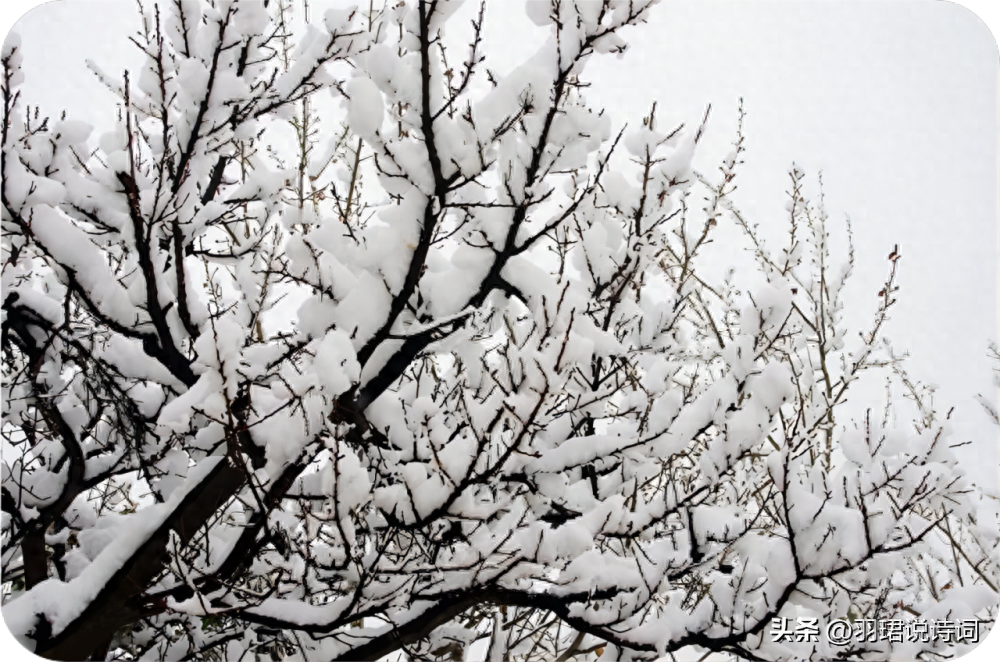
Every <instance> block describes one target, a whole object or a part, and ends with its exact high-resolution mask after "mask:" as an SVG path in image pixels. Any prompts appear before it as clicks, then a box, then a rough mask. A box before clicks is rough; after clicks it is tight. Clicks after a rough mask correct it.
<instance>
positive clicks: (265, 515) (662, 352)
mask: <svg viewBox="0 0 1000 663" xmlns="http://www.w3.org/2000/svg"><path fill="white" fill-rule="evenodd" d="M458 4H459V3H457V2H448V1H445V0H436V1H432V0H429V1H421V2H417V3H415V4H414V3H402V2H400V3H398V4H397V3H390V4H389V5H387V6H386V7H384V8H378V7H375V6H369V7H368V8H367V11H365V10H363V9H362V10H358V9H353V8H349V9H343V10H331V11H328V12H327V13H326V14H325V15H324V16H323V19H322V21H321V22H320V23H319V24H313V25H310V26H309V27H308V28H307V29H306V30H303V31H298V32H296V31H295V30H294V29H293V28H294V27H295V25H297V24H298V23H301V22H302V20H301V19H303V18H304V17H305V18H311V17H308V16H304V15H303V12H302V11H301V10H300V11H299V13H298V14H297V15H295V14H294V13H293V12H292V7H291V3H290V2H288V1H286V0H280V1H272V2H263V4H261V3H254V2H230V1H228V0H211V1H205V0H172V1H166V0H165V1H164V2H163V3H162V4H153V5H152V6H141V7H140V12H141V18H142V26H141V29H140V31H139V32H138V33H137V34H136V35H135V36H134V37H133V42H134V43H135V45H136V47H138V48H139V49H141V50H142V52H143V53H144V54H145V57H146V61H145V64H144V66H143V67H142V69H141V71H139V72H126V73H125V75H124V76H122V77H120V80H119V77H118V76H114V77H112V76H108V75H105V74H102V73H100V72H99V75H100V76H101V78H102V80H103V82H104V83H105V84H106V85H107V86H108V87H109V88H110V89H111V90H112V92H114V93H115V95H117V97H118V99H119V100H120V104H121V114H120V115H121V116H120V121H119V123H118V125H117V126H116V127H115V128H114V129H113V130H112V131H111V132H110V133H107V134H105V135H103V136H101V137H100V139H99V140H98V141H97V142H96V143H94V142H88V137H89V134H90V131H91V129H90V127H88V126H86V125H84V124H83V123H81V122H78V121H74V120H72V119H66V118H65V117H63V119H61V120H60V121H58V122H53V121H50V120H49V119H44V118H43V117H42V116H41V115H40V112H39V110H38V109H37V108H35V109H33V108H31V107H30V106H26V105H25V103H24V101H23V100H22V99H21V97H20V94H19V92H18V85H19V84H20V81H21V78H22V72H21V52H20V51H21V49H20V46H19V42H18V40H17V38H16V36H13V35H12V36H11V37H10V38H8V40H7V42H6V44H5V45H4V48H3V54H2V64H3V74H2V75H3V81H2V94H3V110H4V122H3V136H2V148H3V150H2V157H3V162H2V174H3V187H2V205H3V327H2V329H3V337H2V343H3V371H4V373H3V374H4V387H3V399H4V404H3V427H2V430H3V440H4V441H3V451H4V462H3V488H2V491H3V492H2V508H3V560H2V561H3V572H4V585H3V598H4V602H5V605H4V611H3V614H4V619H5V620H6V622H7V624H8V627H9V628H10V629H11V630H12V632H14V634H15V635H16V636H17V637H18V638H19V639H20V640H21V641H22V642H23V643H24V644H25V646H27V647H29V648H30V649H32V650H33V651H35V652H36V653H38V654H39V655H41V656H44V657H48V658H52V659H62V660H83V659H93V660H98V659H107V658H110V659H129V660H131V659H138V658H143V659H162V660H181V659H184V660H188V659H208V660H238V659H244V658H254V659H264V660H271V659H280V658H286V657H292V656H299V657H302V658H306V659H314V660H315V659H318V660H375V659H377V658H379V657H384V656H387V655H391V654H393V653H394V652H400V651H401V652H403V653H404V654H405V655H406V656H407V657H409V658H411V659H417V660H430V659H435V660H440V659H450V660H461V659H463V658H464V657H468V656H475V655H480V656H488V657H489V658H490V659H492V660H513V659H555V660H569V659H579V660H593V659H595V658H597V657H603V658H605V659H607V658H623V657H632V658H633V659H652V658H656V657H662V656H666V655H670V654H674V653H677V652H679V653H680V654H681V655H697V656H701V655H702V654H703V653H706V652H721V653H728V654H730V655H732V656H735V657H738V658H747V659H787V658H801V659H805V658H818V659H862V658H868V659H870V658H872V657H876V658H878V657H882V656H888V655H890V654H891V655H892V656H894V657H901V658H910V659H915V658H918V657H941V656H951V655H954V654H956V653H958V652H960V651H962V647H961V646H960V645H958V644H956V642H955V640H954V639H952V640H945V639H941V638H936V639H933V638H932V639H927V640H924V641H919V640H918V641H913V642H909V641H903V642H893V641H890V640H888V639H885V640H881V641H870V640H864V639H855V640H851V641H850V642H839V641H833V640H832V639H831V638H829V637H827V634H826V633H822V634H821V637H819V638H818V639H817V640H815V641H809V640H804V641H801V642H798V641H791V642H788V641H786V642H781V641H780V640H781V639H780V638H775V637H772V634H771V633H770V632H769V629H770V628H772V627H773V625H774V624H775V623H776V620H778V621H780V620H781V619H784V618H797V617H805V618H814V619H818V620H819V621H820V622H821V623H823V624H826V623H828V622H829V621H831V620H834V619H847V620H850V621H851V622H855V621H858V620H863V619H887V620H889V619H906V620H908V622H920V623H923V624H928V623H932V622H933V621H934V620H942V619H958V618H969V619H979V620H983V622H984V623H992V620H993V618H994V616H995V613H996V605H997V595H996V589H997V576H998V573H997V565H996V559H995V556H994V555H993V551H994V548H995V546H996V534H995V532H994V531H993V529H991V528H989V527H986V526H984V525H981V524H977V523H976V521H975V517H974V514H975V509H974V508H975V501H974V497H975V495H974V494H973V491H972V489H971V487H970V486H969V484H968V482H967V481H966V479H965V478H964V477H963V473H962V470H961V468H959V467H958V466H957V464H956V461H955V458H954V456H953V454H952V452H951V446H952V443H951V442H950V441H949V438H948V429H949V424H948V421H947V419H948V417H947V416H941V415H939V414H937V412H936V411H935V410H934V409H933V407H932V405H931V404H930V402H929V400H928V399H921V398H917V397H916V396H919V394H920V393H922V392H920V388H919V386H915V383H914V382H912V381H910V380H909V378H908V377H907V376H906V374H905V372H903V371H902V368H901V365H900V364H899V362H898V361H897V360H896V359H895V358H894V356H893V355H892V353H891V350H890V349H889V348H888V346H886V345H884V344H883V340H882V334H881V332H882V328H883V325H884V323H885V321H886V319H887V316H888V314H889V311H890V309H891V307H892V305H893V303H894V302H895V298H896V292H897V285H896V271H897V267H898V266H899V265H900V252H899V249H898V248H896V249H894V250H893V251H892V252H891V254H890V255H889V259H888V276H887V279H886V281H885V283H884V284H883V285H882V286H881V290H880V291H879V293H878V297H877V306H873V321H872V325H871V327H870V328H869V329H867V330H864V331H862V332H861V333H860V337H859V335H858V334H857V333H856V332H850V333H849V330H847V329H846V328H845V327H844V325H843V322H842V312H843V306H844V302H843V300H842V298H841V294H840V292H841V286H842V285H843V283H844V281H845V279H846V278H847V277H848V276H849V274H850V271H851V266H852V265H853V262H854V258H853V252H851V253H850V254H849V255H848V256H847V257H846V259H841V258H837V257H836V256H835V255H833V252H831V249H830V247H829V244H828V241H829V231H828V229H827V224H828V219H827V217H826V213H825V211H824V207H823V204H822V200H821V199H820V202H819V203H818V204H812V203H810V202H809V200H807V198H806V195H805V193H804V189H805V178H804V175H803V173H802V172H801V171H800V170H799V169H798V168H793V169H792V170H791V172H790V173H789V177H790V190H789V195H790V198H789V203H788V206H787V209H788V216H787V219H786V221H785V222H786V223H787V231H788V232H787V239H788V242H787V246H785V247H784V248H780V249H777V250H774V249H772V248H770V247H769V246H768V245H767V244H765V239H764V237H762V235H761V234H760V233H759V231H758V229H757V227H756V226H755V225H754V224H753V223H752V221H751V220H748V219H747V218H746V217H745V216H744V215H743V214H741V213H740V211H739V210H738V209H737V208H736V207H735V205H734V204H733V202H732V199H731V194H732V192H733V190H734V188H735V184H734V182H735V178H736V172H737V170H738V168H739V165H740V163H741V154H742V151H743V137H742V123H741V129H740V133H739V135H738V136H737V138H736V141H735V143H734V146H733V151H732V152H731V154H730V155H729V156H728V157H727V158H726V159H725V160H724V163H723V164H722V165H721V166H720V168H719V170H718V172H716V173H710V174H707V175H699V174H697V173H695V172H694V171H693V170H692V168H691V159H692V156H693V154H694V152H695V150H696V148H697V146H698V144H699V142H700V141H701V138H702V136H703V135H704V133H705V131H706V126H707V125H706V123H707V119H708V115H707V113H706V115H705V117H704V118H697V119H696V121H695V122H693V123H687V124H682V125H679V126H660V124H661V123H659V122H658V121H657V116H656V106H654V107H653V109H652V110H650V112H649V114H648V115H647V116H646V117H645V118H644V119H643V121H642V124H641V126H636V127H635V128H633V129H622V130H620V131H616V130H614V129H613V127H612V122H611V120H610V118H609V117H607V116H606V115H605V114H604V113H603V112H600V111H596V110H595V109H593V108H591V107H590V106H589V105H588V103H587V99H586V88H587V82H586V79H585V78H584V73H585V65H586V63H587V61H588V60H590V59H591V58H593V57H602V56H604V55H605V54H612V53H622V52H623V51H624V50H625V49H626V47H627V44H626V42H625V40H624V37H625V33H627V31H628V29H629V28H631V27H632V26H636V25H638V24H640V23H642V22H643V21H644V19H645V18H646V17H647V15H648V13H649V12H650V11H651V8H652V6H653V5H654V4H655V0H603V1H599V0H594V1H583V0H581V1H578V2H566V1H562V2H560V1H555V0H554V1H553V2H551V3H547V2H529V3H528V11H529V15H530V16H531V18H532V19H533V20H534V21H535V22H536V23H538V24H539V25H545V26H548V28H549V30H550V37H549V39H548V41H547V42H546V43H545V44H544V46H543V47H542V48H541V49H540V50H539V51H538V52H537V53H535V54H534V55H532V56H531V57H529V58H527V59H526V60H525V62H524V64H523V65H522V66H520V67H519V68H517V69H516V70H514V71H513V72H512V73H511V74H509V75H508V76H506V77H499V76H497V75H495V74H494V73H493V72H492V71H491V70H490V69H489V68H487V61H486V58H485V55H484V54H483V53H482V49H481V41H482V39H481V38H482V29H483V24H484V20H485V12H486V6H485V3H484V4H483V5H482V6H481V7H480V8H479V10H478V13H477V14H476V18H475V19H474V20H473V22H472V24H471V27H469V28H468V37H469V38H468V41H467V46H466V48H465V50H463V51H461V52H456V50H455V49H454V48H449V46H448V44H449V43H450V42H447V41H446V40H445V39H444V38H443V35H442V29H443V26H444V25H445V22H446V21H447V20H448V18H449V17H450V16H451V15H452V13H453V12H454V11H455V9H456V8H457V6H458ZM305 14H306V15H307V14H308V7H306V8H305ZM449 27H452V26H449ZM458 27H461V26H458ZM456 29H457V28H456ZM130 73H131V75H130ZM331 93H332V96H331ZM331 99H332V103H331ZM338 104H339V105H338ZM746 240H748V241H749V246H750V247H751V249H752V251H753V255H754V256H755V258H756V264H757V267H758V269H757V273H756V275H750V276H749V277H746V278H744V277H743V276H741V277H740V278H736V277H733V276H732V275H730V276H729V277H725V278H717V277H715V276H713V275H712V271H713V270H711V269H707V268H706V267H711V265H710V264H708V263H710V262H711V259H710V258H709V257H708V256H711V255H716V256H718V255H719V254H718V253H715V254H712V253H711V252H712V251H713V250H714V251H716V252H717V251H718V250H719V249H718V248H717V246H718V245H719V244H723V245H725V246H727V247H729V248H728V249H726V250H729V251H732V250H733V249H735V248H736V247H738V246H739V245H740V243H741V242H745V241H746ZM713 242H715V243H716V246H715V247H711V246H710V245H712V244H713ZM721 255H725V254H724V253H723V254H721ZM877 370H881V371H885V372H887V373H888V374H889V376H890V377H891V378H892V379H896V380H902V381H903V383H904V384H907V385H909V387H910V388H911V392H912V393H913V394H914V395H915V398H914V402H915V403H916V405H917V409H918V414H917V418H916V420H915V421H914V422H913V423H912V425H910V424H907V427H906V428H905V429H902V430H896V429H893V428H892V427H891V426H889V421H890V419H891V418H890V417H889V416H888V411H889V410H886V411H885V412H880V413H879V415H877V416H874V417H873V416H871V414H869V416H868V417H867V418H865V420H864V421H863V422H859V423H853V422H848V421H846V420H844V419H843V418H841V419H837V418H836V415H837V413H838V412H842V405H843V404H844V403H845V400H846V398H847V393H848V391H849V390H850V389H851V388H852V385H854V384H855V381H856V380H857V379H858V377H859V375H861V374H862V373H863V372H865V371H877ZM891 405H892V404H890V406H891ZM475 647H478V649H474V648H475ZM470 652H479V653H478V654H476V653H470Z"/></svg>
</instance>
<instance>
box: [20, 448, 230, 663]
mask: <svg viewBox="0 0 1000 663" xmlns="http://www.w3.org/2000/svg"><path fill="white" fill-rule="evenodd" d="M220 460H222V459H221V458H208V459H206V460H204V461H202V462H201V463H199V464H198V465H197V466H196V467H193V468H191V470H190V472H189V474H188V479H187V481H185V483H184V484H183V486H181V487H180V488H179V489H177V490H175V491H174V493H173V495H172V496H171V498H170V499H169V500H168V501H167V502H165V503H163V504H157V505H153V506H149V507H146V508H145V509H143V510H142V513H139V514H134V515H133V516H131V517H119V519H118V523H117V526H116V527H114V528H113V529H114V534H113V536H110V535H109V536H108V537H106V539H105V540H101V541H99V542H98V541H95V542H94V545H93V546H92V547H91V550H93V551H96V552H97V555H96V557H95V558H94V560H93V562H91V564H89V565H88V566H87V567H86V568H85V569H83V571H82V572H80V573H79V575H77V576H76V577H75V578H73V579H72V580H70V581H68V582H63V581H61V580H59V579H57V578H49V579H47V580H44V581H43V582H41V583H39V584H38V585H36V586H35V587H33V588H32V589H30V590H28V591H27V592H25V593H24V594H22V595H21V596H19V597H18V598H16V599H14V600H12V601H9V602H8V603H6V604H5V605H4V606H3V618H4V622H5V623H6V625H7V628H8V629H9V630H10V632H11V634H12V635H13V636H14V637H15V638H17V640H18V641H19V642H20V643H21V644H22V645H23V646H24V647H25V648H26V649H28V650H29V651H34V649H35V642H34V640H33V639H32V638H31V634H32V633H33V630H34V628H35V623H36V619H37V617H36V615H42V616H43V617H44V619H46V620H47V621H49V623H50V624H51V625H52V635H53V636H55V635H58V634H59V633H60V632H62V630H63V629H65V628H66V627H67V626H68V625H69V624H70V623H71V622H72V621H73V620H74V619H76V618H77V617H78V616H79V615H80V614H81V613H83V611H84V610H85V609H86V608H87V607H88V606H89V605H90V603H91V601H93V600H94V599H95V598H96V597H97V594H98V593H99V592H100V591H101V589H103V588H104V586H105V585H106V584H107V582H108V581H109V580H110V579H111V577H112V576H113V575H114V574H115V573H117V572H118V571H119V570H120V569H121V566H122V564H123V563H125V561H126V560H128V559H129V558H130V557H131V556H132V555H133V554H135V552H136V551H137V550H138V549H139V548H140V547H141V546H142V545H143V544H144V543H145V542H146V541H147V540H148V539H149V537H150V536H151V535H152V534H153V533H154V532H155V531H156V529H157V528H158V527H160V525H161V524H162V523H163V522H164V521H165V520H166V519H167V518H168V517H169V516H170V514H171V513H172V511H173V509H175V508H176V507H177V506H178V505H179V504H180V502H181V501H182V500H183V499H184V497H185V496H186V495H187V494H188V493H189V492H190V491H191V490H193V489H194V488H195V487H196V486H198V485H199V484H200V483H201V481H203V480H204V479H205V478H206V477H207V476H209V474H210V473H211V471H212V470H213V469H214V468H215V466H216V465H217V464H218V462H219V461H220ZM98 549H99V550H98Z"/></svg>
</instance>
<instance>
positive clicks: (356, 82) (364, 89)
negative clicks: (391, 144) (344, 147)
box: [347, 76, 385, 139]
mask: <svg viewBox="0 0 1000 663" xmlns="http://www.w3.org/2000/svg"><path fill="white" fill-rule="evenodd" d="M347 94H348V107H347V122H348V124H349V125H350V127H351V130H352V131H353V132H354V133H355V134H357V135H358V136H361V137H362V138H368V139H372V138H374V136H375V134H376V132H377V131H378V129H379V127H381V126H382V118H383V117H384V116H385V102H384V101H383V100H382V93H381V92H379V89H378V86H377V85H375V83H374V81H372V79H370V78H368V77H367V76H358V77H356V78H352V79H351V80H350V82H349V83H348V84H347Z"/></svg>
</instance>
